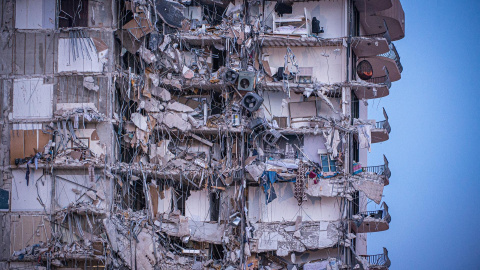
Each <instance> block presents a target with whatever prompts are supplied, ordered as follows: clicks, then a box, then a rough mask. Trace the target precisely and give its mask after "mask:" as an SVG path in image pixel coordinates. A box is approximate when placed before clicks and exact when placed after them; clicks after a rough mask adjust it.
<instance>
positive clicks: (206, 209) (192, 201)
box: [185, 189, 210, 221]
mask: <svg viewBox="0 0 480 270" xmlns="http://www.w3.org/2000/svg"><path fill="white" fill-rule="evenodd" d="M185 216H186V217H188V218H189V219H191V220H195V221H210V196H209V194H208V190H207V189H202V190H199V191H193V190H192V191H190V196H189V197H188V199H187V201H186V202H185Z"/></svg>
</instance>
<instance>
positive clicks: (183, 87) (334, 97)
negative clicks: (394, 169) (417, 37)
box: [0, 0, 405, 270]
mask: <svg viewBox="0 0 480 270" xmlns="http://www.w3.org/2000/svg"><path fill="white" fill-rule="evenodd" d="M0 19H1V20H0V27H1V39H0V53H1V55H0V88H2V91H0V104H1V108H2V110H1V115H0V117H1V118H0V119H1V125H0V132H1V137H2V139H1V140H2V144H1V150H0V160H1V168H2V169H1V175H0V188H1V189H0V217H1V222H0V238H1V239H0V240H1V243H2V245H0V246H1V247H0V269H100V268H106V269H229V270H230V269H249V270H253V269H305V270H307V269H308V270H313V269H332V270H335V269H388V267H389V266H390V260H389V258H388V251H387V249H384V250H383V252H381V253H380V254H378V255H368V253H367V233H372V232H378V231H384V230H387V229H388V228H389V223H390V220H391V217H390V215H389V213H388V206H387V204H386V203H385V202H383V195H382V194H383V189H384V187H385V186H386V185H388V184H389V178H390V175H391V173H390V170H389V166H388V160H387V158H386V157H384V164H381V165H377V166H367V154H368V152H369V151H370V147H371V144H372V143H378V142H383V141H386V140H388V138H389V133H390V130H391V128H390V124H389V122H388V115H387V113H386V111H385V110H383V113H384V116H385V119H384V120H382V121H375V120H370V119H368V112H367V108H368V101H369V100H372V99H378V98H382V97H385V96H388V94H389V91H390V88H391V82H394V81H397V80H399V79H400V77H401V72H402V65H401V63H400V57H399V55H398V52H397V50H396V48H395V46H394V43H393V41H396V40H399V39H402V38H403V37H404V33H405V23H404V12H403V9H402V6H401V4H400V2H399V0H369V1H367V0H330V1H327V0H316V1H297V0H291V1H282V0H281V1H265V0H263V1H257V0H244V1H238V0H236V1H222V0H197V1H192V0H130V1H126V0H115V1H95V0H39V1H34V0H2V1H1V4H0ZM369 202H373V203H372V204H377V205H379V206H378V207H377V209H380V210H375V211H368V209H367V204H368V203H369ZM377 252H378V251H377Z"/></svg>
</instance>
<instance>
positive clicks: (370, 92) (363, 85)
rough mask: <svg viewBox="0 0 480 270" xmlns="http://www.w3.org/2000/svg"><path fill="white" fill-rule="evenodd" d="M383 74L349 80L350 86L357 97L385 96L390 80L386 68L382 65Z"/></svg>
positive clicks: (388, 91) (388, 90) (387, 93)
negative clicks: (363, 79) (354, 80)
mask: <svg viewBox="0 0 480 270" xmlns="http://www.w3.org/2000/svg"><path fill="white" fill-rule="evenodd" d="M384 74H385V75H384V76H381V77H375V78H371V79H368V80H365V81H362V80H360V81H357V82H351V85H350V87H351V88H352V90H354V91H355V95H356V96H357V98H359V99H373V98H381V97H386V96H388V95H389V94H390V88H391V87H392V82H391V81H390V75H389V73H388V69H387V68H386V67H384Z"/></svg>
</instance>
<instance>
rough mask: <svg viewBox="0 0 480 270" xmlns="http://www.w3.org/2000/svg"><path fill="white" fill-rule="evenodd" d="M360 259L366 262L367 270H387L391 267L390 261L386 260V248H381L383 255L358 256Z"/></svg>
mask: <svg viewBox="0 0 480 270" xmlns="http://www.w3.org/2000/svg"><path fill="white" fill-rule="evenodd" d="M360 257H362V258H363V259H364V260H365V261H367V262H368V264H369V266H368V269H379V270H380V269H382V270H387V269H388V268H389V267H390V265H391V262H390V259H389V258H388V250H387V249H386V248H383V254H377V255H360Z"/></svg>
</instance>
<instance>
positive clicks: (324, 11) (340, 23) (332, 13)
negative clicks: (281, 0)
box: [265, 1, 348, 38]
mask: <svg viewBox="0 0 480 270" xmlns="http://www.w3.org/2000/svg"><path fill="white" fill-rule="evenodd" d="M274 8H275V2H274V1H267V2H266V3H265V14H272V13H275V11H274ZM305 9H306V10H307V11H308V13H307V14H309V16H310V17H309V19H310V20H311V19H312V18H313V17H316V18H317V19H318V20H320V23H321V24H320V25H321V27H323V29H324V31H325V33H323V34H321V35H320V36H321V37H322V38H336V37H344V36H347V33H348V29H347V28H346V27H347V24H346V16H347V13H346V10H347V5H346V3H345V1H315V2H295V3H294V4H293V7H292V14H286V15H284V16H285V17H286V18H287V17H289V16H291V17H295V16H303V15H304V12H305V11H304V10H305ZM277 16H278V15H277ZM265 23H266V24H267V25H268V26H270V27H272V25H273V18H272V16H268V17H267V18H266V21H265Z"/></svg>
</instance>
